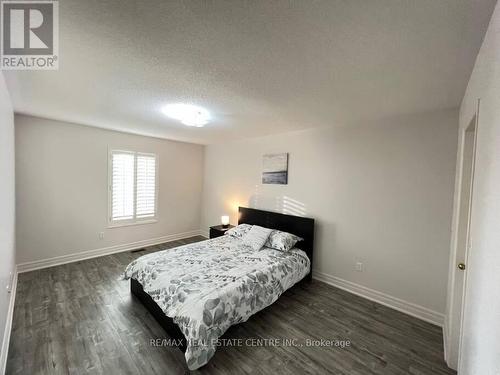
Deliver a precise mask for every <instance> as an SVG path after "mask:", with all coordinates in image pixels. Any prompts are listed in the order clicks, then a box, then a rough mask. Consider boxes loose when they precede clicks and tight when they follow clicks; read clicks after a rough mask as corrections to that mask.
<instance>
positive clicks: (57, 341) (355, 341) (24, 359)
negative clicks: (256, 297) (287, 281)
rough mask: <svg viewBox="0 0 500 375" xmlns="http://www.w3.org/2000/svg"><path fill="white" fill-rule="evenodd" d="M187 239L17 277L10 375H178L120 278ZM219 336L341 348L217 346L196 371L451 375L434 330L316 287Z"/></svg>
mask: <svg viewBox="0 0 500 375" xmlns="http://www.w3.org/2000/svg"><path fill="white" fill-rule="evenodd" d="M201 239H203V238H202V237H193V238H190V239H187V240H181V241H174V242H170V243H166V244H162V245H158V246H152V247H149V248H147V249H146V250H145V251H142V252H125V253H119V254H115V255H109V256H105V257H101V258H95V259H90V260H86V261H81V262H76V263H71V264H67V265H62V266H57V267H52V268H47V269H44V270H39V271H33V272H29V273H23V274H20V275H19V281H18V286H17V296H16V303H15V309H14V321H13V327H12V334H11V341H10V348H9V356H8V362H7V374H30V375H31V374H101V373H105V374H108V375H110V374H182V373H186V372H188V370H187V367H186V364H185V361H184V355H183V353H182V352H181V351H180V350H179V349H177V348H172V347H155V346H152V345H151V344H150V340H151V339H152V338H153V339H156V338H165V337H166V336H165V333H164V331H163V330H162V328H161V327H160V326H159V325H158V324H157V323H156V321H155V320H154V319H153V318H152V317H151V315H150V314H149V313H148V312H147V311H146V309H145V308H144V307H143V306H142V305H141V304H140V302H138V301H137V300H136V299H135V298H134V297H132V296H131V294H130V291H129V282H128V281H122V280H120V274H121V272H123V270H124V268H125V266H126V265H127V264H128V263H129V262H130V261H132V260H133V259H135V258H137V257H139V256H141V255H144V254H145V253H148V252H154V251H158V250H161V249H166V248H171V247H175V246H179V245H181V244H186V243H189V242H195V241H199V240H201ZM225 337H226V338H232V339H236V338H239V339H242V340H243V341H244V342H249V341H248V340H247V339H253V338H269V339H296V340H297V341H296V342H295V344H298V345H300V344H305V343H306V341H305V340H307V339H345V340H350V341H351V346H350V347H347V348H343V349H342V348H339V347H307V346H302V347H299V346H286V345H284V346H283V345H282V346H241V347H237V346H233V347H221V348H219V349H218V350H217V352H216V354H215V356H214V357H213V358H212V360H211V361H210V362H209V363H208V364H207V365H206V366H204V367H203V368H201V369H200V370H198V371H196V373H203V374H205V373H206V374H240V373H242V374H247V373H248V374H270V373H276V374H323V373H324V374H326V373H332V374H415V375H417V374H418V375H421V374H454V373H455V372H454V371H452V370H450V369H448V368H447V367H446V365H445V363H444V361H443V349H442V333H441V329H440V328H439V327H436V326H433V325H431V324H428V323H425V322H422V321H420V320H418V319H415V318H412V317H409V316H407V315H404V314H402V313H399V312H397V311H394V310H391V309H389V308H387V307H384V306H382V305H379V304H376V303H374V302H370V301H368V300H365V299H363V298H360V297H357V296H355V295H352V294H349V293H347V292H344V291H342V290H339V289H337V288H334V287H332V286H329V285H327V284H324V283H321V282H318V281H313V282H312V283H309V284H304V285H298V286H295V287H294V288H292V289H290V290H289V291H287V292H286V293H285V294H283V296H281V298H280V299H279V300H278V301H277V302H276V303H274V304H273V305H272V306H270V307H268V308H266V309H265V310H263V311H261V312H260V313H258V314H256V315H255V316H253V317H252V318H250V320H249V321H248V322H246V323H243V324H240V325H237V326H234V327H232V328H231V329H230V330H229V331H228V332H227V334H226V335H225Z"/></svg>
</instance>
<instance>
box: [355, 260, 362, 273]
mask: <svg viewBox="0 0 500 375" xmlns="http://www.w3.org/2000/svg"><path fill="white" fill-rule="evenodd" d="M354 269H355V270H356V271H358V272H363V263H361V262H356V265H355V266H354Z"/></svg>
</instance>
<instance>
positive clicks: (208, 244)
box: [124, 207, 314, 370]
mask: <svg viewBox="0 0 500 375" xmlns="http://www.w3.org/2000/svg"><path fill="white" fill-rule="evenodd" d="M238 224H250V225H259V226H263V227H266V228H271V229H276V230H280V231H284V232H288V233H292V234H295V235H297V236H299V237H301V238H303V241H300V242H298V243H297V244H296V245H295V247H294V248H293V249H292V250H290V251H287V252H283V251H278V250H274V249H270V248H263V249H261V250H260V251H254V250H252V249H251V248H249V247H248V246H245V245H244V244H243V243H242V240H241V238H236V237H232V236H229V235H224V236H221V237H218V238H215V239H211V240H207V241H201V242H197V243H193V244H189V245H185V246H180V247H177V248H173V249H168V250H165V251H159V252H155V253H152V254H147V255H144V256H142V257H140V258H138V259H136V260H134V261H133V262H132V263H130V264H129V265H128V266H127V268H126V270H125V274H124V277H125V279H130V280H131V284H130V285H131V291H132V293H133V294H134V295H135V296H136V297H137V298H138V299H139V300H140V301H141V302H142V303H143V305H144V306H145V307H146V308H147V309H148V310H149V311H150V312H151V314H152V315H153V316H154V317H155V319H156V320H157V321H158V322H159V323H160V324H161V325H162V327H163V328H164V329H165V330H166V331H167V333H168V335H169V336H170V337H171V338H172V339H173V340H174V341H173V342H174V343H178V345H177V346H179V347H180V349H181V350H183V351H184V353H185V357H186V363H187V366H188V368H189V369H190V370H195V369H197V368H199V367H201V366H203V365H205V364H206V363H207V362H208V361H209V360H210V358H211V357H212V356H213V355H214V353H215V350H216V348H217V346H218V344H219V341H218V340H219V339H220V337H221V336H222V335H223V334H224V332H225V331H226V330H227V329H228V328H229V327H230V326H232V325H234V324H238V323H242V322H245V321H246V320H247V319H248V318H249V317H250V316H252V315H253V314H255V313H256V312H258V311H260V310H262V309H264V308H265V307H267V306H269V305H271V304H272V303H273V302H275V301H276V300H277V299H278V298H279V296H280V295H281V294H282V293H283V292H284V291H286V290H287V289H289V288H291V287H292V286H293V285H295V284H296V283H298V282H299V281H302V280H311V277H312V272H311V270H312V260H313V257H312V253H313V243H314V219H311V218H304V217H297V216H291V215H285V214H279V213H275V212H269V211H263V210H257V209H251V208H245V207H240V208H239V220H238Z"/></svg>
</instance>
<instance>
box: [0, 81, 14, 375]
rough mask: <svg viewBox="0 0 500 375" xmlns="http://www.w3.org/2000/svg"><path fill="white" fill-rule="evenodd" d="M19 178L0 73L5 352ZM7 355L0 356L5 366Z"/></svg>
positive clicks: (0, 315)
mask: <svg viewBox="0 0 500 375" xmlns="http://www.w3.org/2000/svg"><path fill="white" fill-rule="evenodd" d="M14 186H15V177H14V113H13V111H12V106H11V102H10V98H9V93H8V92H7V86H6V85H5V81H4V78H3V75H2V73H1V72H0V338H3V340H2V347H3V349H2V355H5V354H6V347H5V348H4V345H6V343H7V342H6V341H5V339H6V338H4V332H5V324H6V320H7V311H8V308H9V300H10V294H9V293H7V289H6V286H7V285H9V283H10V281H11V276H10V275H11V273H13V272H14V265H15V203H14V201H15V194H14V192H15V189H14ZM5 359H6V358H3V357H2V358H0V372H1V371H2V370H1V366H2V365H3V363H4V360H5Z"/></svg>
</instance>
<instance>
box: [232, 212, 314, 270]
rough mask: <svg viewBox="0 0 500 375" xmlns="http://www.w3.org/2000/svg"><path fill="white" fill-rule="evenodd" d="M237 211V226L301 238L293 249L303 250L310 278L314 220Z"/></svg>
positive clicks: (278, 214) (275, 213)
mask: <svg viewBox="0 0 500 375" xmlns="http://www.w3.org/2000/svg"><path fill="white" fill-rule="evenodd" d="M238 211H239V218H238V224H250V225H260V226H261V227H265V228H270V229H277V230H281V231H283V232H288V233H292V234H295V235H296V236H299V237H302V238H303V239H304V241H299V242H297V245H295V247H298V248H299V249H301V250H303V251H304V252H305V253H306V254H307V256H308V257H309V260H310V261H311V272H310V273H309V275H308V276H307V277H308V278H309V279H311V278H312V266H313V249H314V219H311V218H309V217H300V216H293V215H285V214H280V213H277V212H271V211H263V210H257V209H255V208H246V207H239V208H238Z"/></svg>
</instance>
